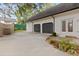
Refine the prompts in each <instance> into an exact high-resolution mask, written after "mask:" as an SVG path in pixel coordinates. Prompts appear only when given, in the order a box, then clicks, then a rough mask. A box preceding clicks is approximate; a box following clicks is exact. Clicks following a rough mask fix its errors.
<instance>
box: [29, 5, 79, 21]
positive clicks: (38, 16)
mask: <svg viewBox="0 0 79 59" xmlns="http://www.w3.org/2000/svg"><path fill="white" fill-rule="evenodd" d="M78 8H79V3H61V4H58V5H56V6H54V7H51V8H49V9H47V10H45V11H43V12H40V13H38V14H36V15H34V16H32V17H31V18H29V19H28V21H34V20H38V19H41V18H44V17H47V16H51V15H52V16H53V15H56V14H59V13H63V12H66V11H70V10H74V9H78Z"/></svg>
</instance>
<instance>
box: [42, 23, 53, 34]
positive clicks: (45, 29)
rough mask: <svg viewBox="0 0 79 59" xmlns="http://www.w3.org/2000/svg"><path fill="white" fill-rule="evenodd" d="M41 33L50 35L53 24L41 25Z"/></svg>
mask: <svg viewBox="0 0 79 59" xmlns="http://www.w3.org/2000/svg"><path fill="white" fill-rule="evenodd" d="M42 31H43V33H52V32H53V23H52V22H50V23H44V24H42Z"/></svg>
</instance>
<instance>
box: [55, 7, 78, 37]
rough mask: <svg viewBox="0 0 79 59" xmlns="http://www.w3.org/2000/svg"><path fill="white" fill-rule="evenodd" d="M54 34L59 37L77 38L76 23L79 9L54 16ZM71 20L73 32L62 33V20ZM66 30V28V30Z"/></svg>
mask: <svg viewBox="0 0 79 59" xmlns="http://www.w3.org/2000/svg"><path fill="white" fill-rule="evenodd" d="M54 17H55V32H56V33H57V34H58V35H59V36H66V35H69V36H77V37H79V31H78V30H79V27H78V26H79V25H78V23H79V22H78V21H79V9H76V10H72V11H68V12H64V13H61V14H58V15H55V16H54ZM69 19H72V20H73V32H68V31H66V32H62V20H69ZM66 29H68V28H66Z"/></svg>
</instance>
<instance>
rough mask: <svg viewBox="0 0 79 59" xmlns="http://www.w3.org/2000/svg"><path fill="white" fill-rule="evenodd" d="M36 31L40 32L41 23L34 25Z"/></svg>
mask: <svg viewBox="0 0 79 59" xmlns="http://www.w3.org/2000/svg"><path fill="white" fill-rule="evenodd" d="M34 32H40V24H35V25H34Z"/></svg>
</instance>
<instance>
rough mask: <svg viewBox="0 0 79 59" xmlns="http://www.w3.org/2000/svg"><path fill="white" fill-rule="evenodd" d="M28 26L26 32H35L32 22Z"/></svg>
mask: <svg viewBox="0 0 79 59" xmlns="http://www.w3.org/2000/svg"><path fill="white" fill-rule="evenodd" d="M26 24H27V25H26V31H27V32H32V31H33V28H32V27H33V26H32V22H27V23H26Z"/></svg>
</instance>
